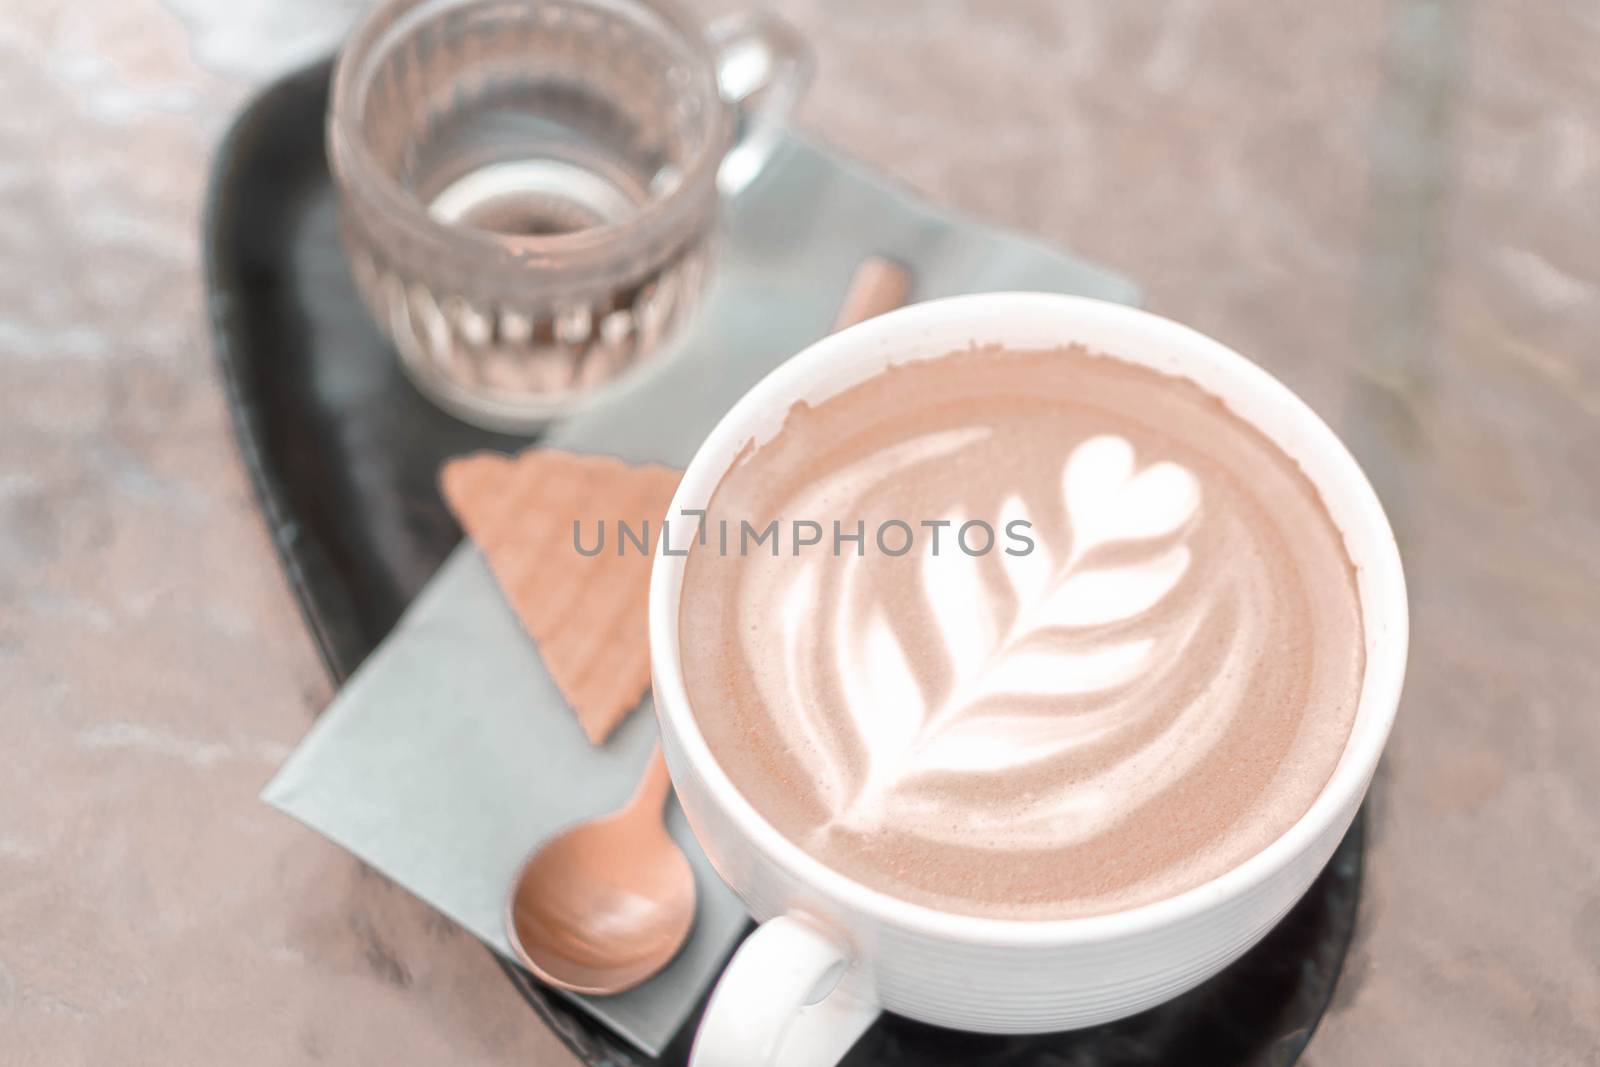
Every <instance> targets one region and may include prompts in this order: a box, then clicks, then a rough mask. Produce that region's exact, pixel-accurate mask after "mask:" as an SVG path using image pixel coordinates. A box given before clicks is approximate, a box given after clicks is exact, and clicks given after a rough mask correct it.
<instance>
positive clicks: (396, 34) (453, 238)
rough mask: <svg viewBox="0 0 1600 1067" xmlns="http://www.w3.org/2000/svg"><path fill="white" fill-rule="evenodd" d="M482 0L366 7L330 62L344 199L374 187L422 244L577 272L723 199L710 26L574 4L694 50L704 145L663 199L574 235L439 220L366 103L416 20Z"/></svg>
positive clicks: (649, 11)
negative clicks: (411, 184)
mask: <svg viewBox="0 0 1600 1067" xmlns="http://www.w3.org/2000/svg"><path fill="white" fill-rule="evenodd" d="M484 2H486V0H390V2H387V3H379V4H377V5H375V6H374V7H372V8H370V9H369V10H368V11H367V13H366V14H365V15H364V16H363V17H362V19H361V21H360V22H359V23H357V25H356V27H355V29H354V30H353V31H351V33H350V36H349V37H348V38H347V39H346V41H345V43H344V44H343V45H342V46H341V47H340V49H339V53H338V56H337V57H336V59H335V61H334V68H333V76H332V87H331V91H330V95H329V100H328V114H327V120H326V141H327V149H328V162H329V166H330V169H331V170H332V171H333V173H334V177H335V182H336V184H337V185H338V186H339V189H340V193H341V197H342V198H348V197H350V196H351V195H353V194H352V193H351V192H350V186H351V185H352V184H354V183H356V182H360V183H362V184H363V185H365V186H367V187H369V188H370V189H371V190H372V192H371V195H372V196H374V197H375V198H376V199H377V200H378V207H379V210H380V212H381V214H382V215H383V217H384V218H385V220H386V223H387V224H389V225H396V226H399V227H401V228H403V229H404V231H405V232H406V233H407V234H408V235H409V236H410V237H411V238H412V239H413V240H417V241H421V242H423V243H424V244H430V245H435V246H448V247H450V248H456V249H466V250H467V251H468V252H469V253H470V254H476V255H489V256H499V257H504V256H506V255H507V254H508V253H509V254H510V256H511V257H512V258H513V259H515V260H516V261H517V262H518V263H521V264H525V265H534V266H536V265H539V264H540V263H541V262H542V261H543V260H544V259H545V258H547V257H557V256H559V257H562V266H563V269H564V270H568V271H570V270H572V269H574V264H573V259H572V257H574V256H582V257H593V258H595V259H598V260H605V259H606V258H607V257H608V256H609V255H610V254H611V253H612V252H613V251H614V250H615V249H616V248H617V247H618V246H620V245H623V244H627V243H648V242H650V241H654V240H656V239H658V238H659V237H660V236H661V235H662V234H663V233H665V232H667V231H669V230H670V229H671V228H672V227H673V226H674V225H676V224H678V222H679V221H680V220H681V219H682V218H683V217H685V216H689V215H692V214H693V213H694V212H695V211H696V209H697V208H698V207H699V205H700V204H701V203H702V202H704V201H706V200H708V199H712V200H714V199H715V198H716V196H717V185H716V174H717V168H718V167H719V166H720V165H721V162H722V159H723V157H724V156H725V155H726V154H727V152H728V149H729V147H730V143H731V141H732V135H733V119H732V114H731V108H730V105H729V104H728V102H727V100H726V99H725V98H724V97H723V95H722V92H721V89H720V88H719V85H718V81H717V63H716V57H715V56H714V55H713V54H712V50H711V46H710V42H709V41H708V40H707V38H706V35H705V27H704V26H703V25H701V24H700V23H699V22H697V21H696V20H695V19H693V18H691V17H690V16H689V15H688V14H687V13H686V12H685V11H684V10H683V9H682V8H680V7H679V6H678V4H677V3H676V0H571V2H578V3H584V4H587V5H588V6H590V7H594V8H599V9H602V10H609V11H612V12H615V13H619V14H622V15H626V16H630V17H635V18H641V17H642V18H644V19H646V20H650V21H654V22H656V23H658V24H659V27H660V28H661V29H662V30H664V31H670V32H671V33H674V34H676V35H677V36H678V37H680V38H681V39H682V40H683V42H684V44H685V46H686V47H687V48H688V49H689V50H690V51H691V52H692V53H694V55H695V57H696V60H697V62H696V66H697V68H698V70H697V72H696V77H695V84H692V85H690V86H686V87H685V88H684V92H686V93H687V92H699V93H701V94H702V95H704V96H705V97H706V99H707V100H708V101H711V102H712V107H711V109H710V110H711V113H710V114H709V115H708V116H707V123H708V129H707V131H706V139H705V143H704V144H703V145H702V146H701V148H700V151H699V152H698V153H697V154H696V155H695V157H694V159H693V160H692V162H691V163H690V164H689V165H688V166H686V167H685V168H684V170H683V174H682V176H681V177H680V178H679V181H678V184H677V186H676V187H675V188H674V189H672V190H671V191H670V192H668V193H667V195H666V196H663V197H660V198H652V199H650V200H648V201H646V202H645V203H644V204H643V205H641V206H640V208H639V209H638V210H637V211H636V212H634V213H632V214H630V215H629V216H628V217H627V218H626V219H624V220H622V221H618V222H606V223H602V224H601V225H598V226H591V227H587V228H585V229H582V230H576V231H573V232H571V233H560V234H494V233H489V232H487V231H482V230H477V229H475V228H473V227H470V226H454V225H450V224H448V223H443V222H440V221H438V220H437V219H435V218H434V217H433V215H432V214H431V213H430V212H429V211H428V209H427V208H426V207H425V206H424V205H423V204H422V203H421V202H420V201H419V200H418V199H417V198H416V197H415V196H413V195H411V194H410V193H408V192H407V191H406V190H405V189H404V188H403V187H402V186H401V185H400V183H399V182H397V181H396V180H395V179H394V178H393V176H391V175H390V174H389V173H388V172H387V171H386V170H385V169H384V168H383V167H382V166H380V165H379V164H378V161H377V159H376V158H375V157H374V156H373V153H372V150H371V149H370V148H369V147H368V146H367V143H366V141H365V139H364V138H362V137H361V136H360V126H361V113H362V109H363V108H364V107H365V104H366V95H367V84H368V81H369V75H370V73H371V71H372V68H373V67H374V65H375V64H377V63H378V62H379V61H380V60H381V59H383V58H384V57H385V56H387V55H388V54H389V52H390V51H391V50H393V49H394V48H395V47H397V46H398V45H399V43H400V42H401V41H402V40H404V38H405V37H406V36H407V35H408V34H410V33H411V32H412V31H414V30H415V29H416V28H417V26H419V25H420V24H422V23H425V22H427V21H429V20H431V19H433V18H436V17H438V16H439V15H441V14H443V13H444V12H447V11H449V10H451V9H453V8H461V7H468V6H471V5H474V4H480V3H484Z"/></svg>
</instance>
